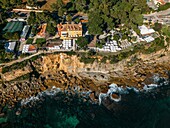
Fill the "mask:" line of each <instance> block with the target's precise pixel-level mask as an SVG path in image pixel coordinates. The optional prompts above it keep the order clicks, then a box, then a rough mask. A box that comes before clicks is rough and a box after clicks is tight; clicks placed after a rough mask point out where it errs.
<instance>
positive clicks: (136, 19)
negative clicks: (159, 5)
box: [53, 0, 149, 35]
mask: <svg viewBox="0 0 170 128" xmlns="http://www.w3.org/2000/svg"><path fill="white" fill-rule="evenodd" d="M53 9H54V10H56V11H58V13H59V14H60V16H61V15H63V14H64V12H66V13H69V12H73V11H74V12H85V13H87V14H88V20H89V23H88V30H89V33H90V34H93V35H98V34H101V33H102V32H103V31H110V30H112V29H113V28H115V27H118V26H120V25H123V26H124V27H127V28H129V29H131V28H132V29H134V30H137V28H138V26H139V25H141V24H142V21H143V19H142V18H143V16H142V14H143V13H145V12H146V11H147V10H148V9H149V7H148V6H147V4H146V1H144V0H70V2H69V3H67V4H64V3H63V2H62V0H57V2H56V5H55V6H54V5H53Z"/></svg>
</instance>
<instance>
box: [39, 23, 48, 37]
mask: <svg viewBox="0 0 170 128" xmlns="http://www.w3.org/2000/svg"><path fill="white" fill-rule="evenodd" d="M40 28H41V30H40V32H39V33H38V36H40V37H44V36H45V31H46V28H47V23H44V24H43V25H41V26H40Z"/></svg>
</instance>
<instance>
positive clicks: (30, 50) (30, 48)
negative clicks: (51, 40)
mask: <svg viewBox="0 0 170 128" xmlns="http://www.w3.org/2000/svg"><path fill="white" fill-rule="evenodd" d="M36 52H37V49H36V47H35V46H34V45H31V44H26V45H24V46H23V48H22V53H36Z"/></svg>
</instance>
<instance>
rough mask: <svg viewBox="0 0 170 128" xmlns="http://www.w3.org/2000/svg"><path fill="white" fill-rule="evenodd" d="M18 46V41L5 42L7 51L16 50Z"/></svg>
mask: <svg viewBox="0 0 170 128" xmlns="http://www.w3.org/2000/svg"><path fill="white" fill-rule="evenodd" d="M15 46H16V42H8V43H6V44H5V46H4V47H5V50H6V52H14V50H15Z"/></svg>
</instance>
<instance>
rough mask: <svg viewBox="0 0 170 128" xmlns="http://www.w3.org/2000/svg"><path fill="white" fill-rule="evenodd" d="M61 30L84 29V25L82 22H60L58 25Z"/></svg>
mask: <svg viewBox="0 0 170 128" xmlns="http://www.w3.org/2000/svg"><path fill="white" fill-rule="evenodd" d="M58 29H59V31H82V25H81V24H74V23H71V24H68V23H67V24H59V25H58Z"/></svg>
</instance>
